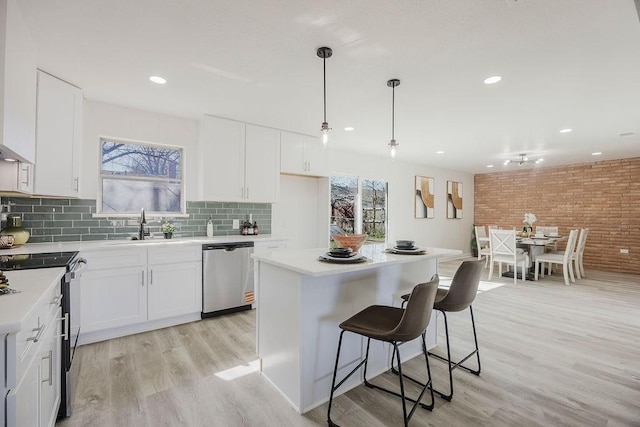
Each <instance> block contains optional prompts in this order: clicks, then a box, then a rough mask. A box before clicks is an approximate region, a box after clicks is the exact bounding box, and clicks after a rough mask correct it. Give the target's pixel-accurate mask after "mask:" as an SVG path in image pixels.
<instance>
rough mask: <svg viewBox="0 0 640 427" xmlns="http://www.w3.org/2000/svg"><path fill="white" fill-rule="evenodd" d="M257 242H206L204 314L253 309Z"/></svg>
mask: <svg viewBox="0 0 640 427" xmlns="http://www.w3.org/2000/svg"><path fill="white" fill-rule="evenodd" d="M252 253H253V242H234V243H219V244H207V245H202V318H205V317H212V316H219V315H222V314H227V313H233V312H236V311H242V310H249V309H251V303H253V260H252V259H251V254H252Z"/></svg>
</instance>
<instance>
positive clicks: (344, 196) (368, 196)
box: [330, 176, 387, 242]
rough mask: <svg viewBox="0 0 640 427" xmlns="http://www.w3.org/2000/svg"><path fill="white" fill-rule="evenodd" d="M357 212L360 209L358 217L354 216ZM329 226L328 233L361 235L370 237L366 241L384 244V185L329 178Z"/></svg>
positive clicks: (376, 182) (385, 203)
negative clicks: (357, 233)
mask: <svg viewBox="0 0 640 427" xmlns="http://www.w3.org/2000/svg"><path fill="white" fill-rule="evenodd" d="M358 188H360V193H358ZM359 194H360V200H361V206H359V207H358V206H357V200H358V195H359ZM357 209H360V210H361V216H359V215H356V212H357ZM356 221H360V222H359V223H356ZM330 224H331V230H332V231H331V234H335V233H336V232H344V233H354V232H362V233H364V234H367V235H368V236H369V237H368V238H367V242H384V241H386V234H387V183H386V182H385V181H376V180H368V179H361V180H360V185H358V178H353V177H342V176H332V177H331V218H330ZM360 230H361V231H360Z"/></svg>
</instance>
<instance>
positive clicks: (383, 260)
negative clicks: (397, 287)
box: [252, 244, 462, 276]
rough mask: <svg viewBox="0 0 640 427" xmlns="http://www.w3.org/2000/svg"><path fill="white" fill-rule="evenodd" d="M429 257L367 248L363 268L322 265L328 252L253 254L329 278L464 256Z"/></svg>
mask: <svg viewBox="0 0 640 427" xmlns="http://www.w3.org/2000/svg"><path fill="white" fill-rule="evenodd" d="M425 249H426V251H427V253H426V254H425V255H396V254H390V253H386V252H385V245H384V244H374V245H364V246H363V247H362V248H361V249H360V255H363V256H365V257H367V258H368V260H367V262H364V263H361V264H329V263H325V262H321V261H318V256H320V255H323V254H324V253H326V252H327V249H326V248H321V249H283V250H279V251H274V252H267V253H264V254H253V255H252V257H253V258H254V259H256V260H258V261H261V262H265V263H267V264H272V265H275V266H278V267H282V268H285V269H287V270H291V271H295V272H297V273H300V274H304V275H307V276H326V275H330V274H339V273H343V272H349V271H358V270H366V269H371V268H377V267H379V266H382V265H390V264H402V263H408V262H415V261H420V260H425V259H431V258H447V257H455V256H457V255H461V254H462V251H460V250H457V249H443V248H425Z"/></svg>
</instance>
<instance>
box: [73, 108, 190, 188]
mask: <svg viewBox="0 0 640 427" xmlns="http://www.w3.org/2000/svg"><path fill="white" fill-rule="evenodd" d="M83 114H84V117H83V121H84V125H83V134H82V140H83V146H82V165H81V168H82V169H81V177H82V180H81V182H82V198H85V199H95V198H96V197H97V194H98V170H99V169H98V168H99V164H100V160H99V147H100V145H99V144H100V143H99V140H100V137H101V136H110V137H115V138H124V139H131V140H138V141H146V142H155V143H159V144H167V145H173V146H178V147H183V148H184V155H185V163H184V165H185V179H186V199H187V200H195V199H196V198H197V181H196V180H197V177H198V174H197V172H198V171H197V169H198V167H197V165H198V162H197V143H198V132H199V130H200V127H199V126H200V125H199V122H198V121H197V120H189V119H184V118H180V117H175V116H168V115H164V114H158V113H152V112H149V111H142V110H136V109H133V108H127V107H122V106H118V105H112V104H105V103H102V102H96V101H87V100H85V102H84V111H83Z"/></svg>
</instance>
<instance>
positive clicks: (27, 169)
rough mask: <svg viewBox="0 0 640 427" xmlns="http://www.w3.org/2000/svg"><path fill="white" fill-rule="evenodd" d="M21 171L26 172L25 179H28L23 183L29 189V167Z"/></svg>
mask: <svg viewBox="0 0 640 427" xmlns="http://www.w3.org/2000/svg"><path fill="white" fill-rule="evenodd" d="M21 169H22V171H23V172H24V175H25V178H26V179H27V180H26V181H22V183H23V184H24V185H26V186H27V187H28V186H29V166H25V167H23V168H21Z"/></svg>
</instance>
